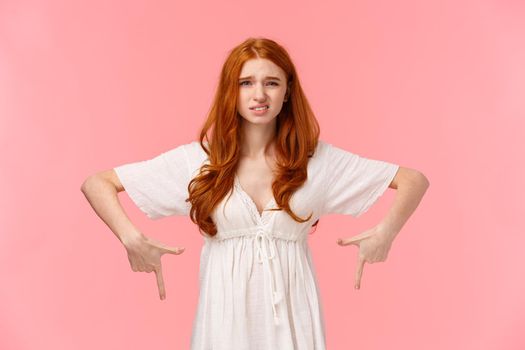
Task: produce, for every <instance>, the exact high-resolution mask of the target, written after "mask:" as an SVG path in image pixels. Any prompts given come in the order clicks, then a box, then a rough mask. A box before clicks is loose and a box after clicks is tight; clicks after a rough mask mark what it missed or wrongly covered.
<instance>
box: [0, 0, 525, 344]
mask: <svg viewBox="0 0 525 350" xmlns="http://www.w3.org/2000/svg"><path fill="white" fill-rule="evenodd" d="M249 36H267V37H270V38H272V39H275V40H277V41H278V42H280V43H282V44H283V45H284V46H285V47H286V48H287V49H288V50H289V52H290V54H291V55H292V57H293V59H294V61H295V63H296V65H297V68H298V70H299V74H300V78H301V81H302V83H303V85H304V88H305V90H306V93H307V95H308V97H309V99H310V101H311V103H312V105H313V107H314V110H315V112H316V114H317V117H318V119H319V121H320V124H321V127H322V134H321V137H322V138H323V139H325V140H328V141H329V142H331V143H334V144H338V145H340V146H342V147H345V148H347V149H348V150H351V151H354V152H357V153H360V154H362V155H364V156H368V157H371V158H378V159H384V160H388V161H392V162H397V163H399V164H401V165H403V166H406V167H411V168H416V169H419V170H421V171H422V172H423V173H424V174H426V175H427V177H428V178H429V179H430V182H431V186H430V188H429V190H428V191H427V194H426V196H425V198H424V199H423V201H422V202H421V204H420V206H419V208H418V210H417V211H416V212H415V214H414V216H413V217H412V218H410V220H409V221H408V223H407V224H406V225H405V227H404V228H403V230H402V231H401V233H400V234H399V236H398V238H397V239H396V241H395V242H394V245H393V247H392V250H391V252H390V254H389V257H388V259H387V261H386V262H383V263H377V264H373V265H367V266H366V267H365V270H364V274H363V280H362V285H361V290H359V291H356V290H354V289H353V278H354V269H355V262H356V252H357V250H356V248H355V247H353V246H350V247H346V248H341V247H339V246H337V245H336V243H335V241H336V238H337V237H341V236H351V235H354V234H357V233H359V232H360V231H362V230H364V229H366V228H368V227H370V226H371V225H373V224H375V223H376V222H377V221H378V220H379V219H380V218H381V216H382V215H384V214H385V213H386V211H387V209H388V205H389V204H390V203H391V202H392V200H393V198H394V194H395V192H394V191H392V190H390V191H389V192H388V193H387V195H385V197H384V198H383V199H382V200H381V201H380V202H378V204H376V206H375V207H374V208H373V209H372V210H370V211H369V212H368V213H367V214H366V215H364V216H363V217H361V218H359V219H358V220H356V219H353V218H351V217H346V216H337V215H333V216H327V217H324V218H322V219H321V222H320V224H319V227H318V230H317V231H316V232H315V233H314V234H313V236H311V240H310V244H311V247H312V250H313V254H314V260H315V263H316V268H317V273H318V275H319V282H320V288H321V294H322V298H323V303H324V309H325V316H326V328H327V343H328V348H329V349H361V350H365V349H366V350H372V349H404V350H411V349H418V350H419V349H428V350H433V349H477V350H481V349H483V350H485V349H524V348H525V336H524V335H523V327H524V324H525V298H524V297H523V296H524V295H525V279H524V278H523V276H524V271H523V267H524V266H525V265H524V263H525V258H524V257H525V254H524V253H523V249H524V248H523V247H524V244H525V238H524V235H523V233H524V232H525V230H524V229H525V225H524V222H523V215H521V218H520V219H519V220H518V214H523V207H524V206H523V203H522V202H521V200H522V198H523V195H524V193H523V192H524V191H523V188H524V186H523V181H524V178H525V171H524V169H525V167H524V166H523V164H522V163H523V159H524V157H523V155H524V153H523V138H524V136H525V132H524V131H525V128H524V124H525V122H524V120H525V118H524V117H525V98H524V93H525V64H524V62H525V45H524V41H523V38H524V37H525V7H524V5H523V2H521V1H510V0H509V1H488V0H485V1H473V0H472V1H469V0H467V1H451V0H448V1H418V0H405V1H367V2H366V1H339V2H334V1H330V0H328V1H324V2H323V3H322V4H321V2H312V1H296V2H284V3H283V2H281V1H265V2H246V1H229V2H222V1H208V2H202V1H200V2H199V1H197V2H193V3H192V4H190V2H189V1H186V2H184V3H183V2H177V3H174V2H168V1H164V2H156V3H154V2H148V1H111V2H110V1H100V0H97V1H76V2H71V1H57V0H48V1H45V2H43V1H21V0H4V1H2V2H1V3H0V123H1V124H0V141H1V147H0V149H1V150H2V151H1V161H2V171H1V172H0V180H1V181H0V184H1V188H0V190H1V193H2V196H1V197H0V205H1V208H2V210H1V211H0V222H1V227H0V276H2V282H1V284H0V348H1V349H16V350H26V349H54V350H60V349H94V348H95V349H140V348H142V347H146V348H149V349H158V350H161V349H186V348H188V346H189V340H190V334H191V323H192V321H193V316H194V312H195V306H196V303H197V296H198V294H197V293H198V259H199V250H200V247H201V244H202V240H201V238H200V237H199V235H198V231H197V228H196V226H194V225H193V223H191V221H190V220H189V218H184V217H173V218H167V219H164V220H160V221H151V220H148V219H147V218H146V217H145V216H144V215H143V214H142V213H141V212H140V211H139V209H138V208H136V207H134V206H133V204H132V203H131V201H130V200H129V198H128V197H127V196H126V195H125V194H123V193H122V194H121V195H120V198H121V200H122V202H123V203H124V205H125V208H126V210H127V212H128V213H129V216H130V218H131V219H132V220H133V222H135V223H136V225H137V226H138V227H140V228H141V229H142V230H143V231H144V232H145V233H146V234H148V235H151V236H154V237H156V238H158V239H161V240H163V241H165V242H166V243H168V244H172V245H182V246H185V247H186V252H185V253H184V254H183V255H181V256H167V257H165V258H164V259H163V266H164V275H165V282H166V290H167V299H166V300H165V301H161V300H160V299H159V297H158V292H157V289H156V284H155V276H154V274H146V273H135V272H133V271H132V270H131V268H130V266H129V263H128V260H127V257H126V254H125V251H124V249H123V247H122V246H121V244H120V242H119V241H118V240H117V239H116V238H115V237H114V236H113V234H112V232H111V231H110V230H109V229H108V228H107V227H106V226H105V224H104V223H103V222H102V221H101V220H100V219H99V218H98V217H97V216H96V214H95V213H94V211H93V210H92V209H91V207H90V206H89V204H88V202H87V201H86V200H85V198H84V196H83V194H82V193H81V192H80V185H81V183H82V182H83V180H84V179H85V178H86V177H87V176H88V175H90V174H92V173H95V172H98V171H102V170H105V169H109V168H112V167H114V166H116V165H120V164H123V163H126V162H131V161H136V160H142V159H146V158H149V157H153V156H155V155H157V154H158V153H160V152H162V151H165V150H168V149H170V148H173V147H175V146H176V145H178V144H180V143H183V142H188V141H191V140H193V139H195V138H196V135H197V132H198V130H199V127H200V125H201V123H202V121H203V120H204V118H205V116H206V113H207V111H208V108H209V106H210V103H211V98H212V95H213V92H214V88H215V84H216V81H217V77H218V75H219V70H220V67H221V65H222V62H223V59H224V58H225V55H226V52H227V51H228V50H229V49H230V48H232V47H233V46H234V45H236V44H238V43H240V42H241V41H242V40H244V39H245V38H247V37H249ZM520 150H521V151H520Z"/></svg>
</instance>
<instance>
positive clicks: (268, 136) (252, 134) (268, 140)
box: [241, 122, 275, 158]
mask: <svg viewBox="0 0 525 350" xmlns="http://www.w3.org/2000/svg"><path fill="white" fill-rule="evenodd" d="M241 128H242V134H243V137H242V140H241V156H243V157H248V158H259V157H263V156H265V155H267V154H270V153H272V149H273V145H272V141H273V140H274V138H275V122H274V123H270V124H265V125H262V124H252V123H246V122H244V123H242V126H241Z"/></svg>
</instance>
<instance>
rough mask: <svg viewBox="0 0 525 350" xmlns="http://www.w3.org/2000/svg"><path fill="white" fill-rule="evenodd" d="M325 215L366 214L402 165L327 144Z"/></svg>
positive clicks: (325, 155) (354, 215) (325, 153)
mask: <svg viewBox="0 0 525 350" xmlns="http://www.w3.org/2000/svg"><path fill="white" fill-rule="evenodd" d="M324 148H325V149H324V151H325V152H324V153H323V154H324V161H325V162H326V164H325V186H326V187H325V191H324V195H325V197H324V198H325V199H324V205H323V214H350V215H352V216H353V217H359V216H361V215H362V214H363V213H365V212H366V211H367V210H368V209H369V208H370V207H371V206H372V205H373V204H374V203H375V202H376V201H377V199H378V198H379V197H381V195H382V194H383V193H384V192H385V190H386V189H387V188H388V186H389V185H390V183H391V182H392V180H393V178H394V177H395V175H396V173H397V170H398V169H399V165H398V164H394V163H390V162H386V161H381V160H376V159H369V158H365V157H362V156H359V155H358V154H355V153H352V152H349V151H346V150H344V149H341V148H339V147H336V146H333V145H331V144H327V143H326V144H325V145H324Z"/></svg>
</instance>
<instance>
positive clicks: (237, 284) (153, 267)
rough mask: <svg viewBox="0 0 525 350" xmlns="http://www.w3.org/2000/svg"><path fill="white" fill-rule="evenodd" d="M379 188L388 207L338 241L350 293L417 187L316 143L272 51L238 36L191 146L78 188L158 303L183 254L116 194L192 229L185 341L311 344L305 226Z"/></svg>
mask: <svg viewBox="0 0 525 350" xmlns="http://www.w3.org/2000/svg"><path fill="white" fill-rule="evenodd" d="M388 187H391V188H396V189H397V190H398V193H397V195H396V199H395V202H394V204H393V205H392V207H391V209H390V211H389V213H388V215H387V216H386V217H385V218H384V219H383V220H382V221H381V222H380V223H379V224H378V225H377V226H375V227H373V228H372V229H370V230H367V231H365V232H363V233H361V234H359V235H357V236H354V237H352V238H347V239H340V240H339V241H338V243H339V244H340V245H349V244H355V245H357V246H358V247H359V250H360V251H359V260H358V267H357V270H356V277H355V278H356V280H355V284H356V288H359V284H360V280H361V274H362V271H363V266H364V263H365V262H368V263H373V262H377V261H384V260H385V259H386V257H387V254H388V251H389V249H390V246H391V244H392V241H393V239H394V237H395V236H396V235H397V233H398V232H399V231H400V229H401V227H402V226H403V224H404V223H405V221H406V220H407V219H408V217H409V216H410V215H411V214H412V212H413V211H414V210H415V208H416V206H417V205H418V203H419V201H420V199H421V197H422V196H423V194H424V192H425V190H426V188H427V187H428V181H427V180H426V178H425V176H424V175H423V174H422V173H420V172H419V171H417V170H413V169H408V168H403V167H400V166H399V165H397V164H394V163H389V162H385V161H380V160H373V159H367V158H364V157H361V156H359V155H357V154H354V153H351V152H349V151H346V150H344V149H341V148H338V147H336V146H334V145H331V144H329V143H326V142H324V141H322V140H319V126H318V123H317V121H316V119H315V117H314V113H313V112H312V109H311V108H310V106H309V104H308V101H307V99H306V97H305V95H304V93H303V90H302V88H301V85H300V83H299V78H298V76H297V73H296V70H295V67H294V65H293V63H292V61H291V59H290V57H289V55H288V53H287V52H286V50H285V49H284V48H283V47H281V46H280V45H278V44H277V43H276V42H274V41H272V40H269V39H264V38H255V39H254V38H250V39H248V40H246V41H245V42H243V43H241V44H240V45H239V46H237V47H235V48H234V49H233V50H232V51H231V52H230V54H229V56H228V58H227V59H226V62H225V63H224V66H223V69H222V73H221V76H220V81H219V85H218V88H217V93H216V96H215V100H214V102H213V106H212V109H211V111H210V113H209V116H208V119H207V120H206V122H205V124H204V127H203V129H202V131H201V133H200V139H199V141H193V142H191V143H188V144H183V145H179V146H177V147H175V148H174V149H172V150H169V151H167V152H164V153H162V154H160V155H158V156H157V157H155V158H152V159H149V160H145V161H139V162H134V163H129V164H124V165H121V166H117V167H115V168H114V169H112V170H109V171H106V172H103V173H100V174H97V175H95V176H92V177H90V179H88V180H87V181H86V182H85V183H84V185H83V191H84V193H85V194H86V196H87V197H88V200H89V201H90V203H91V204H92V206H93V208H94V209H95V211H96V212H97V214H98V215H99V216H100V217H101V218H102V219H103V220H104V221H105V222H106V223H107V224H108V226H109V227H110V228H111V230H112V231H113V232H114V233H115V234H116V235H117V237H118V238H119V239H120V240H121V241H122V243H123V244H124V246H125V248H126V250H127V253H128V257H129V261H130V264H131V268H132V269H133V271H144V272H151V271H154V272H155V274H156V275H157V283H158V288H159V292H160V298H161V299H164V298H165V290H164V281H163V277H162V268H161V256H162V254H164V253H172V254H180V253H182V251H183V248H172V247H168V246H166V245H164V244H163V243H161V242H158V241H156V240H154V239H151V238H149V237H147V236H145V235H143V234H142V233H141V232H140V231H139V230H138V229H137V228H135V227H134V226H133V224H132V223H131V222H130V221H129V220H128V218H127V216H126V215H125V214H124V212H123V210H122V208H121V206H120V203H119V202H118V196H117V192H120V191H122V190H125V191H126V192H127V193H128V195H129V196H130V198H131V199H132V200H133V202H134V203H135V204H136V205H137V206H138V207H139V208H140V209H141V210H142V211H143V212H144V213H145V214H146V215H147V216H148V217H149V218H151V219H159V218H162V217H166V216H170V215H187V216H189V217H190V218H191V220H192V221H193V222H194V223H195V224H197V225H198V227H199V231H200V233H201V234H202V236H203V238H204V246H203V248H202V253H201V265H200V296H199V305H198V309H197V312H196V317H195V320H194V324H193V335H192V340H191V348H192V349H194V350H196V349H199V350H201V349H202V350H204V349H224V350H232V349H250V350H253V349H318V350H321V349H325V336H324V325H323V317H322V309H321V304H320V301H319V294H318V289H317V283H316V278H315V274H314V267H313V266H312V260H311V256H310V251H309V249H308V244H307V236H308V233H309V231H310V229H311V228H312V226H315V225H317V223H318V222H319V218H320V217H321V216H322V215H325V214H330V213H339V214H349V215H352V216H354V217H359V216H360V215H361V214H363V213H364V212H366V211H367V210H368V209H369V208H370V207H371V206H372V204H374V203H375V202H376V200H377V199H378V198H379V197H380V196H381V195H382V194H383V193H384V191H385V190H386V189H387V188H388ZM96 193H98V195H97V194H96ZM101 193H103V194H104V195H102V194H101Z"/></svg>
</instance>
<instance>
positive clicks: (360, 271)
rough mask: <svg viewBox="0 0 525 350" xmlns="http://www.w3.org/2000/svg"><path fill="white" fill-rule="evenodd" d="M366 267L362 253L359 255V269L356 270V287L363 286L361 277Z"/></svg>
mask: <svg viewBox="0 0 525 350" xmlns="http://www.w3.org/2000/svg"><path fill="white" fill-rule="evenodd" d="M364 267H365V259H364V258H362V257H361V256H360V255H358V257H357V270H356V272H355V289H359V288H361V277H362V276H363V268H364Z"/></svg>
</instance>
